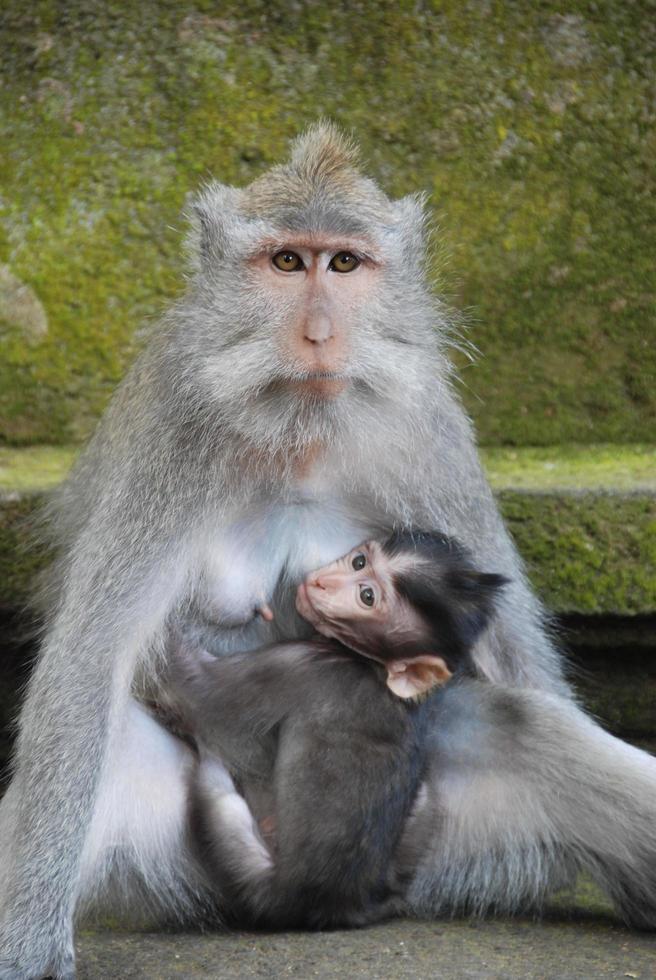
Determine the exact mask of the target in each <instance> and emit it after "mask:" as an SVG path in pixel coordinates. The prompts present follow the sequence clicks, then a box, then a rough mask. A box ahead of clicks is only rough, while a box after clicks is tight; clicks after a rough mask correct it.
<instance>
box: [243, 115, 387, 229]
mask: <svg viewBox="0 0 656 980" xmlns="http://www.w3.org/2000/svg"><path fill="white" fill-rule="evenodd" d="M357 164H358V149H357V146H356V145H355V143H354V142H353V141H352V140H351V139H350V138H349V137H348V136H346V135H345V134H344V133H342V132H341V131H340V130H339V129H338V128H337V126H335V125H334V124H333V123H330V122H320V123H316V124H315V125H313V126H310V127H309V129H307V130H306V131H305V133H302V134H301V135H300V136H298V137H297V138H296V139H295V140H294V143H293V144H292V152H291V157H290V159H289V161H288V162H287V163H283V164H279V165H277V166H274V167H272V168H271V169H270V170H268V171H267V172H266V173H265V174H263V175H262V176H261V177H258V178H257V180H255V181H253V183H252V184H250V186H249V187H247V188H245V189H244V205H243V213H244V214H245V215H247V216H253V217H266V218H270V219H272V220H274V221H277V222H281V223H286V224H287V225H288V226H289V227H292V228H293V227H295V226H296V225H298V226H299V227H303V228H305V229H306V230H310V231H312V230H313V229H314V228H319V227H321V228H323V229H326V230H330V228H331V227H333V226H334V227H335V230H338V231H339V230H341V229H340V224H343V220H344V215H345V214H350V215H351V216H353V215H355V216H356V219H355V221H353V222H352V223H354V224H355V223H359V220H358V219H360V220H362V221H363V222H364V221H367V220H368V221H378V222H383V223H384V222H385V221H386V220H388V219H389V217H390V202H389V200H388V198H387V197H386V195H385V194H384V193H383V192H382V191H381V190H380V188H379V187H378V186H377V185H376V184H375V183H374V181H372V180H370V179H369V178H367V177H364V176H363V175H362V174H361V173H360V172H359V170H358V169H357ZM345 206H346V207H345ZM340 211H341V212H342V215H341V220H340V217H339V212H340Z"/></svg>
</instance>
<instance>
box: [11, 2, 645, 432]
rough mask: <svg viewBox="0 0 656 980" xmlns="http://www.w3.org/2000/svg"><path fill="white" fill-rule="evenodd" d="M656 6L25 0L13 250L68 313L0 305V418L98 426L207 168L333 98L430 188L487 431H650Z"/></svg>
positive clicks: (325, 110)
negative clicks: (26, 330)
mask: <svg viewBox="0 0 656 980" xmlns="http://www.w3.org/2000/svg"><path fill="white" fill-rule="evenodd" d="M652 15H653V7H652V5H651V4H650V3H649V2H648V0H638V2H636V3H632V4H626V3H621V2H620V0H614V2H611V0H602V2H601V3H598V4H596V5H595V6H594V7H591V6H590V5H589V4H583V3H573V4H569V5H568V6H567V14H563V7H562V4H558V3H556V2H555V0H546V2H545V3H541V4H539V5H537V6H535V5H530V4H523V5H522V4H515V5H511V6H507V5H505V6H498V5H494V4H493V5H490V4H489V3H488V2H486V0H474V2H472V3H468V4H467V5H465V6H463V5H462V4H461V3H458V2H456V0H447V2H445V3H441V4H434V5H428V6H426V5H424V6H422V5H420V6H417V5H416V4H415V3H414V2H410V0H401V2H398V3H395V4H387V3H381V4H367V3H362V2H357V0H356V2H354V3H352V4H350V5H349V6H348V8H344V7H342V6H340V5H330V4H298V5H293V4H292V5H290V4H287V5H285V6H284V7H276V5H272V4H269V3H264V2H262V0H247V2H241V3H236V2H232V0H228V2H226V3H223V4H221V5H220V8H217V6H216V4H210V3H209V2H205V0H199V2H196V3H194V4H193V5H191V4H190V3H187V2H184V0H183V2H178V0H143V2H142V3H139V4H134V3H127V2H126V0H117V2H114V3H112V4H106V3H104V2H101V0H67V2H66V3H63V2H61V0H34V2H32V3H30V4H25V3H21V2H19V0H10V2H9V3H8V4H5V5H4V6H3V11H2V13H1V14H0V30H2V32H3V36H2V38H0V43H1V45H2V51H3V57H2V66H1V68H0V71H1V72H2V84H1V85H0V141H1V143H2V147H3V154H2V156H0V185H1V186H2V196H1V199H0V262H6V263H8V265H9V266H10V267H11V270H12V272H13V273H14V274H15V275H17V276H19V277H20V278H21V279H22V280H23V281H25V282H26V283H28V284H29V285H30V286H31V287H32V288H33V289H34V290H35V291H36V293H37V295H38V296H39V298H40V300H41V301H42V303H43V304H44V306H45V309H46V311H47V314H48V321H49V332H48V335H47V336H46V337H45V338H44V339H43V340H41V341H40V342H38V343H37V344H33V345H28V344H27V343H26V342H25V338H24V337H23V335H22V334H21V332H20V331H19V330H17V329H15V328H12V327H11V326H7V325H4V326H3V327H2V328H0V344H1V345H2V357H0V439H3V440H4V441H5V442H8V443H15V444H20V443H23V444H25V443H37V442H59V443H65V442H69V441H78V440H80V439H83V438H84V437H85V436H86V435H87V434H88V433H89V431H90V429H91V428H92V426H93V424H94V421H95V419H96V418H97V416H98V415H99V413H100V412H101V411H102V409H103V407H104V405H105V404H106V402H107V399H108V397H109V394H110V392H111V390H112V388H113V387H114V385H115V383H116V381H117V380H118V378H119V377H120V376H121V375H122V374H123V372H124V370H125V368H126V365H127V364H128V363H129V362H130V361H131V359H132V358H133V356H134V353H135V350H136V349H137V348H138V347H139V345H140V343H141V340H140V334H139V329H140V325H141V324H142V323H143V322H144V321H148V320H150V319H152V318H153V317H154V316H156V314H157V313H158V311H159V310H161V309H162V307H163V306H164V305H165V304H166V302H167V301H168V300H169V299H170V298H171V297H172V296H174V295H175V294H176V293H177V292H178V291H179V290H180V289H181V288H182V281H181V274H180V240H181V233H182V227H181V221H180V219H179V212H180V208H181V207H182V205H183V203H184V199H185V194H186V193H187V191H188V190H190V189H192V188H194V187H195V186H197V185H198V183H199V182H200V181H202V180H203V179H205V178H207V177H208V176H210V175H212V174H213V175H215V176H216V177H218V178H220V179H223V180H227V181H232V182H235V183H243V182H245V181H248V180H250V179H252V178H253V177H254V176H255V175H256V174H258V173H259V172H260V171H261V170H262V169H263V167H265V166H267V165H268V164H269V163H270V162H271V161H273V160H276V159H279V158H280V157H281V155H283V154H284V153H285V147H286V142H287V140H288V138H289V137H290V136H292V135H293V134H295V133H296V132H297V131H298V129H299V128H300V127H301V126H302V125H304V124H305V123H307V122H309V121H311V120H314V119H316V118H317V117H318V116H320V115H328V116H332V117H333V118H335V119H336V120H337V121H339V122H340V123H342V124H343V125H344V126H346V127H347V128H348V127H352V128H354V129H355V130H356V132H357V134H358V136H359V138H360V139H361V141H362V144H363V147H364V150H365V153H366V154H367V155H368V157H369V160H370V169H371V171H372V173H373V174H374V175H376V176H377V177H378V178H379V179H380V180H381V181H382V183H383V184H384V186H385V187H386V189H387V190H389V191H390V192H391V193H394V194H400V193H404V192H407V191H410V190H416V189H419V188H427V189H429V190H430V191H432V193H433V201H434V205H435V209H436V213H437V214H438V216H439V221H440V232H439V242H440V245H441V248H440V250H439V251H440V254H442V255H445V254H446V255H449V256H450V258H449V262H448V268H447V269H446V271H444V270H442V271H441V272H440V275H441V281H442V284H443V285H444V286H445V288H446V291H447V294H448V296H449V297H450V299H451V300H452V301H453V302H454V303H455V304H456V305H457V306H459V307H461V308H465V309H469V310H472V316H471V321H472V326H471V329H470V332H469V336H470V339H471V340H472V341H473V342H474V343H475V344H476V345H477V347H478V348H479V349H480V350H481V352H482V357H481V359H480V360H479V363H478V365H477V367H476V369H475V370H470V368H469V365H468V364H467V363H466V362H465V361H464V360H463V359H462V358H460V357H459V358H458V359H459V360H460V361H461V367H462V369H463V376H464V381H465V382H466V386H465V387H463V395H464V398H465V400H466V402H467V404H468V407H469V409H470V411H471V412H472V414H473V415H474V417H475V419H476V421H477V424H478V427H479V431H480V434H481V439H482V441H483V442H485V443H492V444H494V443H507V444H511V445H526V444H533V445H550V444H556V443H559V442H564V441H567V442H577V441H579V442H589V441H601V440H607V441H614V442H639V441H645V440H648V439H650V438H651V437H652V436H653V426H654V421H655V415H656V388H655V386H654V385H653V378H654V376H655V375H656V346H655V345H654V344H653V343H651V342H650V339H649V338H650V330H651V331H652V332H653V327H654V312H653V311H654V290H653V286H652V284H651V283H652V279H653V269H652V265H651V262H652V256H653V254H654V244H655V236H656V220H655V218H656V194H654V181H655V179H656V178H655V176H654V169H653V166H652V164H653V155H654V148H655V147H654V140H653V132H654V122H655V121H656V108H655V107H654V102H653V98H652V89H653V84H654V74H655V72H656V68H655V65H656V58H654V54H655V51H654V47H655V42H654V37H653V33H652V32H650V31H648V30H645V29H644V25H645V24H648V23H650V22H651V19H652ZM435 274H436V276H437V274H438V269H437V268H436V270H435ZM471 392H475V393H476V395H474V394H472V393H471Z"/></svg>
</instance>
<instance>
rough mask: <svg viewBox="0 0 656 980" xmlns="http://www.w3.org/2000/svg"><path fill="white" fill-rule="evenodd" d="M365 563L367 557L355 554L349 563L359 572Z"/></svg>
mask: <svg viewBox="0 0 656 980" xmlns="http://www.w3.org/2000/svg"><path fill="white" fill-rule="evenodd" d="M366 564H367V559H366V558H365V557H364V555H356V556H355V558H354V559H353V561H352V562H351V565H352V566H353V568H354V569H355V570H356V572H359V571H360V569H361V568H364V566H365V565H366Z"/></svg>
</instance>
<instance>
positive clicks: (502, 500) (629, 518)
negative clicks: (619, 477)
mask: <svg viewBox="0 0 656 980" xmlns="http://www.w3.org/2000/svg"><path fill="white" fill-rule="evenodd" d="M497 496H498V500H499V504H500V506H501V512H502V513H503V516H504V518H505V519H506V523H507V525H508V528H509V530H510V532H511V533H512V535H513V537H514V539H515V542H516V544H517V547H518V549H519V551H520V553H521V555H522V556H523V558H524V560H525V562H526V565H527V570H528V573H529V576H530V578H531V581H532V583H533V585H534V586H535V588H536V590H537V591H538V593H539V594H540V595H541V596H542V597H543V598H544V600H545V602H546V604H547V606H549V607H550V608H551V609H554V610H556V611H558V612H579V613H621V614H624V615H627V614H629V615H630V614H633V613H641V612H653V611H654V605H655V600H656V497H654V495H653V494H645V495H640V494H636V495H620V494H617V495H615V494H609V493H595V494H583V495H567V494H558V493H544V494H526V493H521V492H514V491H510V490H507V491H501V492H500V493H498V495H497Z"/></svg>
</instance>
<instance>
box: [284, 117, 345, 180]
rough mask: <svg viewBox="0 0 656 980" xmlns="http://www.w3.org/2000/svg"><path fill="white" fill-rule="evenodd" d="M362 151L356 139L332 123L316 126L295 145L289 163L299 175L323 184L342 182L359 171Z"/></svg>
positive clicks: (299, 137) (317, 124)
mask: <svg viewBox="0 0 656 980" xmlns="http://www.w3.org/2000/svg"><path fill="white" fill-rule="evenodd" d="M358 160H359V152H358V148H357V146H356V144H355V143H354V142H353V140H351V139H349V138H348V137H347V136H346V135H345V134H344V133H342V132H341V131H340V130H339V129H338V128H337V126H335V125H334V124H333V123H331V122H327V121H324V122H320V123H315V125H314V126H310V127H309V129H307V130H306V132H305V133H302V134H301V136H298V137H297V138H296V139H295V140H294V143H293V144H292V155H291V160H290V164H291V167H292V168H293V169H294V170H296V171H297V172H298V174H299V176H303V177H305V178H306V180H309V181H313V182H315V183H320V182H323V181H330V180H339V179H340V178H342V179H343V178H344V177H345V176H347V174H348V172H349V171H353V170H355V169H356V167H357V165H358Z"/></svg>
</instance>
